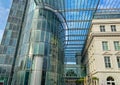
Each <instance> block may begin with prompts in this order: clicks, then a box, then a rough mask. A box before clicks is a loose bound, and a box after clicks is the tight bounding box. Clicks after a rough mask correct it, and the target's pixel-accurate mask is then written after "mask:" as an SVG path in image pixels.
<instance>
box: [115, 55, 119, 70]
mask: <svg viewBox="0 0 120 85" xmlns="http://www.w3.org/2000/svg"><path fill="white" fill-rule="evenodd" d="M116 60H117V65H118V68H120V56H117V57H116Z"/></svg>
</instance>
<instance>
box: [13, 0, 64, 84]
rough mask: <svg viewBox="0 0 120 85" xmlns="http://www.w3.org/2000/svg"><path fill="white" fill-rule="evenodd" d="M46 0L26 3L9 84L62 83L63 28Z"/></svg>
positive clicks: (32, 0)
mask: <svg viewBox="0 0 120 85" xmlns="http://www.w3.org/2000/svg"><path fill="white" fill-rule="evenodd" d="M47 1H48V0H46V1H44V2H43V1H39V0H38V1H37V0H35V1H34V0H31V1H30V2H29V4H28V7H27V10H26V17H25V20H24V24H23V30H22V34H21V39H20V43H19V49H18V54H17V59H16V65H15V69H14V72H15V73H14V78H13V81H12V85H63V83H64V82H63V74H64V72H63V71H64V66H63V65H64V38H65V33H64V28H63V25H62V23H61V21H60V19H59V18H58V16H57V15H56V14H55V13H54V12H52V11H50V10H49V9H45V6H46V7H48V5H47V4H49V3H50V4H49V5H51V4H52V3H53V2H52V1H51V0H50V1H49V3H47ZM58 1H59V0H58ZM38 2H39V3H38ZM45 4H46V5H45ZM57 4H58V3H57ZM52 6H53V5H52ZM52 6H51V7H52ZM56 6H57V5H56ZM49 7H50V6H49Z"/></svg>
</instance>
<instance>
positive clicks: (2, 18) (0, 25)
mask: <svg viewBox="0 0 120 85" xmlns="http://www.w3.org/2000/svg"><path fill="white" fill-rule="evenodd" d="M11 3H12V0H0V41H1V38H2V35H3V31H4V29H5V25H6V21H7V18H8V14H9V10H10V7H11Z"/></svg>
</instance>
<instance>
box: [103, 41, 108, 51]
mask: <svg viewBox="0 0 120 85" xmlns="http://www.w3.org/2000/svg"><path fill="white" fill-rule="evenodd" d="M102 48H103V50H104V51H107V50H108V42H107V41H103V42H102Z"/></svg>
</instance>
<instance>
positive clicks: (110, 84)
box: [107, 76, 115, 85]
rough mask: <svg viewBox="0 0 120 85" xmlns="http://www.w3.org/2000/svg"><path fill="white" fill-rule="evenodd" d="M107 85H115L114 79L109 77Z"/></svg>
mask: <svg viewBox="0 0 120 85" xmlns="http://www.w3.org/2000/svg"><path fill="white" fill-rule="evenodd" d="M107 85H115V81H114V78H113V77H111V76H109V77H107Z"/></svg>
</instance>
